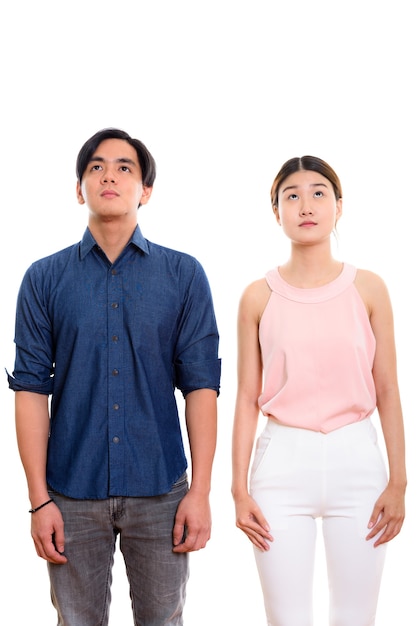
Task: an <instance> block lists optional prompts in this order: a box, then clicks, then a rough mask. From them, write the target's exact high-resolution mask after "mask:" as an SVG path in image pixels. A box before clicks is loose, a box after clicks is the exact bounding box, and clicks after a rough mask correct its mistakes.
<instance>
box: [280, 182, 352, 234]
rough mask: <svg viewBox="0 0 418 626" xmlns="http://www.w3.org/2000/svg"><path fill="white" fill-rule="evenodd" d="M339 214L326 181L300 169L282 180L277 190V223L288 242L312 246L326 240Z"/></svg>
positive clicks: (330, 186)
mask: <svg viewBox="0 0 418 626" xmlns="http://www.w3.org/2000/svg"><path fill="white" fill-rule="evenodd" d="M341 213H342V200H341V198H340V199H339V200H337V199H336V197H335V192H334V188H333V186H332V184H331V182H330V181H329V180H328V178H325V176H322V174H319V173H318V172H314V171H311V170H300V171H298V172H295V173H293V174H291V175H290V176H288V177H287V178H285V180H284V181H283V182H282V184H281V185H280V187H279V191H278V206H277V207H276V208H275V214H276V218H277V221H278V222H279V224H280V225H281V226H282V228H283V232H284V233H285V234H286V235H287V236H288V237H289V239H290V240H291V241H295V242H299V243H306V244H308V243H314V242H316V241H318V240H321V239H324V238H327V237H328V238H329V236H330V235H331V233H332V231H333V229H334V228H335V225H336V223H337V221H338V219H339V218H340V216H341Z"/></svg>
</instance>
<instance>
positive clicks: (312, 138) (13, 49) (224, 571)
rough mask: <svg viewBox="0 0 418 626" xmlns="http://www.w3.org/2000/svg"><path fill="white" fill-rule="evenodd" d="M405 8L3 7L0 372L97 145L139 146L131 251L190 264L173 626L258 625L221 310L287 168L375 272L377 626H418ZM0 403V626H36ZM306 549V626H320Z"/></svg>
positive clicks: (77, 234)
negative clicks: (386, 364)
mask: <svg viewBox="0 0 418 626" xmlns="http://www.w3.org/2000/svg"><path fill="white" fill-rule="evenodd" d="M413 8H414V7H413V2H412V1H408V0H398V1H397V2H396V3H395V2H388V1H387V0H380V1H378V0H351V1H350V2H347V1H346V2H338V1H333V2H331V1H329V2H327V1H326V0H318V1H317V2H312V1H310V0H299V1H297V0H295V1H293V2H279V1H272V0H271V1H266V0H257V1H247V0H241V1H238V0H236V1H233V0H222V1H220V0H211V1H210V2H209V1H206V2H202V1H199V0H194V1H192V0H172V1H171V0H154V1H148V2H141V1H140V0H137V1H132V0H126V1H125V2H115V1H114V0H113V2H109V1H108V0H101V1H92V0H84V1H83V2H79V1H78V0H76V1H74V0H73V1H72V2H68V3H64V2H57V1H56V0H54V1H52V0H51V1H48V0H38V1H37V2H31V1H30V0H26V1H20V2H19V0H16V1H15V2H14V3H12V2H8V3H6V4H5V7H3V9H2V18H1V36H0V46H1V48H0V55H1V56H0V58H1V64H2V71H1V84H2V96H1V100H0V107H1V122H2V132H1V149H0V155H1V169H0V172H1V175H2V180H1V183H0V190H1V201H2V202H1V211H2V224H3V226H2V228H1V231H0V232H1V237H2V246H1V261H2V263H1V266H2V267H3V280H2V288H1V293H2V307H1V324H0V331H1V338H0V364H1V365H3V367H7V368H8V369H9V370H10V371H11V370H12V369H13V357H14V346H13V327H14V309H15V300H16V294H17V289H18V287H19V284H20V281H21V278H22V275H23V272H24V271H25V269H26V268H27V266H28V265H29V264H30V263H31V262H32V261H33V260H35V259H37V258H39V257H42V256H45V255H47V254H49V253H52V252H54V251H56V250H59V249H60V248H63V247H65V246H67V245H70V244H72V243H74V242H76V241H78V240H79V239H80V238H81V236H82V233H83V231H84V228H85V225H86V222H87V215H86V209H85V207H83V206H80V205H78V204H77V202H76V198H75V171H74V167H75V159H76V155H77V153H78V150H79V148H80V147H81V145H82V143H84V141H85V140H86V139H87V138H88V137H90V136H91V135H92V134H93V133H94V132H96V131H97V130H99V129H101V128H103V127H106V126H118V127H120V128H123V129H124V130H126V131H127V132H129V133H130V134H131V135H133V136H135V137H138V138H140V139H142V140H143V141H144V142H145V144H146V145H147V146H148V147H149V149H150V150H151V152H152V153H153V155H154V156H155V158H156V161H157V166H158V173H157V179H156V184H155V188H154V192H153V196H152V199H151V201H150V203H149V204H148V205H147V206H144V207H143V208H141V209H140V212H139V216H138V217H139V223H140V225H141V228H142V230H143V232H144V235H145V236H146V237H147V238H149V239H151V240H153V241H156V242H158V243H161V244H164V245H168V246H169V247H172V248H177V249H181V250H184V251H187V252H189V253H191V254H193V255H195V256H196V257H198V259H199V260H200V261H201V262H202V264H203V265H204V267H205V269H206V272H207V274H208V277H209V280H210V282H211V285H212V290H213V297H214V301H215V307H216V310H217V316H218V322H219V329H220V333H221V356H222V359H223V379H222V391H221V396H220V399H219V444H218V451H217V457H216V462H215V467H214V479H213V492H212V508H213V535H212V539H211V541H210V542H209V544H208V546H207V548H206V549H205V550H203V551H201V552H199V553H196V554H193V555H192V557H191V569H192V572H191V580H190V584H189V587H188V601H187V607H186V624H187V626H209V625H211V626H212V625H213V624H214V623H216V624H219V625H220V626H226V625H230V624H231V625H233V626H236V625H239V626H256V625H261V624H264V623H265V618H264V611H263V605H262V598H261V592H260V589H259V583H258V578H257V575H256V571H255V564H254V562H253V555H252V550H251V547H250V543H249V542H248V540H247V539H246V538H245V537H244V535H242V534H241V533H240V532H239V531H238V530H237V529H236V528H235V519H234V510H233V504H232V500H231V497H230V493H229V489H230V440H231V425H232V417H233V407H234V400H235V357H236V355H235V338H236V335H235V333H236V310H237V304H238V299H239V296H240V294H241V292H242V290H243V288H244V287H245V285H246V284H248V283H249V282H251V281H252V280H253V279H255V278H259V277H261V276H262V275H263V274H264V273H265V271H267V270H268V269H270V268H271V267H273V266H275V265H277V264H279V263H280V262H283V261H284V260H285V259H286V255H287V252H288V248H287V243H286V241H285V240H284V239H283V238H282V235H281V233H280V230H279V227H278V226H277V225H276V222H275V220H274V217H273V214H272V212H271V208H270V201H269V191H270V186H271V183H272V181H273V178H274V176H275V174H276V173H277V171H278V169H279V167H280V166H281V164H282V163H283V162H284V161H285V160H287V159H288V158H290V157H293V156H301V155H303V154H314V155H316V156H320V157H321V158H323V159H325V160H327V161H328V162H329V163H330V164H331V165H332V166H333V167H334V168H335V170H336V171H337V173H338V174H339V175H340V178H341V181H342V185H343V191H344V215H343V218H342V219H341V220H340V222H339V244H338V247H336V251H335V252H336V255H337V256H338V257H339V258H341V259H343V260H346V261H348V262H351V263H353V264H355V265H357V266H359V267H366V268H368V269H371V270H373V271H375V272H377V273H379V274H381V275H382V276H383V278H384V279H385V280H386V282H387V284H388V287H389V290H390V293H391V296H392V302H393V307H394V312H395V320H396V337H397V343H398V360H399V380H400V387H401V393H402V397H403V406H404V413H405V422H406V433H407V444H408V473H409V488H408V499H407V520H406V522H405V526H404V530H403V532H402V534H401V535H400V536H399V537H398V538H397V539H396V540H395V541H394V542H393V543H392V544H391V545H390V548H389V553H388V558H387V565H386V570H385V574H384V580H383V585H382V591H381V600H380V605H379V612H378V619H377V624H378V625H379V626H398V625H400V624H402V626H416V624H417V623H418V609H417V607H416V582H415V580H414V574H413V572H414V571H415V565H416V559H417V536H416V531H415V527H416V523H415V521H416V516H417V500H416V481H417V462H416V458H415V457H416V451H415V446H416V441H417V438H416V437H417V425H416V409H417V405H416V400H415V393H414V392H415V387H416V371H417V369H416V351H417V331H416V319H417V305H416V284H417V280H416V272H417V263H416V253H417V250H416V248H417V225H418V224H417V194H416V189H417V159H416V145H417V122H416V118H417V114H416V111H417V108H418V102H417V89H416V82H417V81H416V59H417V52H418V50H417V48H418V46H417V40H416V20H415V17H414V11H413ZM0 393H1V407H2V416H1V417H2V433H3V439H2V442H3V444H2V449H1V458H0V463H1V468H0V480H1V490H0V506H1V516H0V525H1V537H2V550H1V556H0V558H1V572H2V581H3V582H2V584H1V587H0V594H1V602H0V607H1V608H0V619H1V621H2V622H3V623H7V624H8V626H15V625H16V626H21V625H22V624H32V625H35V626H38V625H39V626H48V625H51V626H53V624H54V623H56V621H55V615H54V611H53V610H52V608H51V606H50V602H49V589H48V580H47V573H46V567H45V563H44V562H43V561H41V560H39V559H38V557H37V556H36V554H35V551H34V549H33V546H32V540H31V538H30V535H29V523H30V520H29V517H30V516H29V514H28V513H27V511H28V509H29V503H28V499H27V491H26V483H25V480H24V476H23V471H22V469H21V466H20V461H19V458H18V453H17V449H16V443H15V434H14V417H13V394H12V392H11V391H9V390H8V389H7V383H6V379H5V378H4V381H3V385H2V386H1V389H0ZM375 423H376V424H378V419H377V416H376V417H375ZM319 530H320V528H319ZM321 548H322V546H321V543H320V542H319V546H318V572H317V578H316V580H315V587H316V594H315V597H316V604H317V607H316V610H317V616H316V620H317V621H316V622H315V625H316V626H324V624H325V623H326V617H325V615H326V586H327V583H326V576H325V572H324V565H323V557H322V549H321ZM410 568H412V573H409V571H410ZM114 575H115V576H114V578H115V580H114V585H113V603H112V609H111V626H121V625H122V624H131V623H132V618H131V612H130V605H129V597H128V591H127V584H126V581H125V574H124V571H123V564H122V562H121V559H120V555H119V554H117V556H116V564H115V568H114ZM6 616H7V617H6Z"/></svg>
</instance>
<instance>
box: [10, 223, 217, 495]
mask: <svg viewBox="0 0 418 626" xmlns="http://www.w3.org/2000/svg"><path fill="white" fill-rule="evenodd" d="M15 343H16V360H15V367H14V371H13V375H12V376H10V375H9V376H8V380H9V387H10V388H11V389H13V390H15V391H19V390H25V391H31V392H36V393H40V394H46V395H49V394H52V399H51V419H50V437H49V444H48V458H47V481H48V484H49V485H50V487H52V489H54V490H55V491H58V492H60V493H62V494H64V495H66V496H69V497H71V498H78V499H86V498H94V499H102V498H107V497H109V496H153V495H159V494H163V493H167V492H168V491H169V490H170V489H171V487H172V485H173V483H174V482H175V481H176V480H177V479H178V478H179V477H180V476H181V475H182V473H183V472H184V471H185V469H186V467H187V461H186V457H185V453H184V448H183V442H182V435H181V428H180V421H179V415H178V408H177V402H176V398H175V388H178V389H180V390H181V392H182V393H183V395H184V396H185V395H187V393H189V392H190V391H193V390H196V389H201V388H210V389H214V390H216V391H217V392H218V393H219V384H220V359H219V358H218V343H219V337H218V330H217V325H216V320H215V315H214V310H213V303H212V296H211V292H210V288H209V285H208V281H207V278H206V275H205V273H204V271H203V268H202V267H201V265H200V264H199V262H198V261H197V260H196V259H194V258H193V257H191V256H189V255H187V254H184V253H182V252H177V251H174V250H170V249H168V248H164V247H162V246H159V245H156V244H154V243H151V242H149V241H148V240H146V239H144V237H143V236H142V234H141V231H140V229H139V227H137V228H136V229H135V231H134V233H133V236H132V239H131V241H130V242H129V243H128V245H127V246H126V248H125V249H124V251H123V252H122V254H121V255H120V256H119V258H118V259H117V260H116V261H115V263H113V264H111V263H110V262H109V260H108V259H107V258H106V256H105V255H104V254H103V252H102V251H101V250H100V248H99V247H98V245H97V244H96V242H95V240H94V239H93V237H92V235H91V233H90V231H89V230H88V229H87V230H86V232H85V234H84V236H83V239H82V241H81V242H80V243H78V244H75V245H74V246H71V247H69V248H66V249H65V250H62V251H60V252H57V253H56V254H53V255H51V256H49V257H46V258H44V259H41V260H39V261H36V262H35V263H34V264H33V265H32V266H31V267H30V268H29V269H28V270H27V272H26V274H25V276H24V278H23V281H22V285H21V287H20V291H19V296H18V303H17V313H16V333H15Z"/></svg>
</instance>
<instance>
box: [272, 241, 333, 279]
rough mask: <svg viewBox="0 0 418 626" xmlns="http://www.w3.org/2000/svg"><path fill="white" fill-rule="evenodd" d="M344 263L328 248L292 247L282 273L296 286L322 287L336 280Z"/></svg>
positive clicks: (283, 276)
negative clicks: (301, 248) (335, 257)
mask: <svg viewBox="0 0 418 626" xmlns="http://www.w3.org/2000/svg"><path fill="white" fill-rule="evenodd" d="M342 267H343V263H342V262H341V261H338V260H337V259H334V257H333V256H332V254H331V252H330V250H329V248H328V249H326V250H324V249H323V250H318V249H309V248H304V249H303V250H300V249H298V248H296V249H294V248H292V252H291V255H290V258H289V260H288V261H287V262H286V263H284V264H283V265H281V266H280V270H279V271H280V275H281V276H282V278H283V279H284V280H286V282H288V283H289V284H290V285H293V286H294V287H301V288H312V287H321V286H322V285H326V284H327V283H330V282H331V281H333V280H335V279H336V278H337V277H338V276H339V275H340V273H341V271H342Z"/></svg>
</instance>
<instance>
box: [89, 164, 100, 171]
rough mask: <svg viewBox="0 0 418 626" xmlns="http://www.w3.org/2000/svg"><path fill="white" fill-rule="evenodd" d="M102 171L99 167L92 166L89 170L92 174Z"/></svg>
mask: <svg viewBox="0 0 418 626" xmlns="http://www.w3.org/2000/svg"><path fill="white" fill-rule="evenodd" d="M101 169H102V166H101V165H93V166H92V168H91V171H92V172H99V171H100V170H101Z"/></svg>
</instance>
